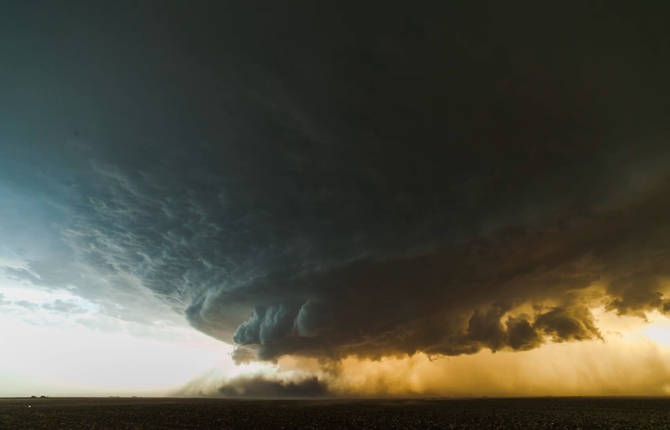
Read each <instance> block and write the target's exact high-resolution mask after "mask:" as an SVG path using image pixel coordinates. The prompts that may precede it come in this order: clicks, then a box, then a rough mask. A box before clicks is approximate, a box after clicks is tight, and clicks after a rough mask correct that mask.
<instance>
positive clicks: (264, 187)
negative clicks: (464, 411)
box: [0, 2, 670, 395]
mask: <svg viewBox="0 0 670 430" xmlns="http://www.w3.org/2000/svg"><path fill="white" fill-rule="evenodd" d="M56 9H57V8H56V7H55V6H54V5H52V4H46V5H44V8H32V7H29V6H24V5H21V4H17V5H15V6H13V9H12V10H11V11H9V12H8V13H7V14H4V16H3V17H2V18H0V47H2V49H3V52H6V53H7V54H6V58H7V60H6V63H7V64H11V67H9V66H8V67H3V68H2V69H0V82H1V83H0V86H1V87H0V89H1V91H2V94H4V95H3V100H5V101H4V102H3V106H2V107H0V113H1V114H0V120H1V121H2V130H3V131H2V135H1V136H0V147H1V149H2V150H3V154H4V155H3V157H2V159H1V160H0V167H1V168H0V179H1V180H2V187H0V196H1V197H2V198H3V199H4V200H5V201H6V202H7V204H5V205H3V206H2V208H0V217H1V218H0V219H1V220H2V223H0V229H1V231H0V232H1V233H2V234H3V237H4V238H5V243H4V245H3V248H2V251H3V252H10V251H11V252H12V255H13V256H16V257H17V258H20V259H21V260H22V261H25V262H26V265H25V267H19V268H17V267H5V268H4V269H3V271H4V272H5V273H6V274H7V275H8V276H12V277H14V278H16V279H19V280H22V281H25V282H31V283H33V284H35V285H41V286H44V287H45V288H65V287H67V288H69V289H71V290H72V291H73V292H75V293H76V294H79V295H81V296H83V297H86V298H89V299H90V300H92V301H94V302H95V303H98V304H99V305H100V306H101V309H102V311H103V312H108V313H110V314H115V315H117V314H123V315H125V317H126V318H131V319H137V320H141V319H143V318H144V319H146V318H149V316H148V315H150V314H152V313H153V312H156V311H155V309H154V308H152V307H151V305H149V304H147V303H149V302H148V301H147V300H148V299H146V300H145V299H143V297H146V296H151V297H154V296H155V297H158V298H159V299H160V300H161V301H162V302H164V303H165V305H166V308H169V309H171V310H172V311H173V312H174V313H175V315H180V316H183V317H185V318H187V320H188V321H189V322H190V324H191V325H192V326H193V327H195V328H197V329H199V330H201V331H203V332H205V333H207V334H209V335H211V336H213V337H216V338H218V339H221V340H223V341H226V342H234V343H235V344H237V345H238V346H240V348H241V349H240V350H239V352H237V357H238V359H239V360H240V361H245V360H249V359H250V358H251V357H255V358H258V359H264V360H273V359H276V358H277V357H279V356H281V355H284V354H297V355H307V356H313V357H318V358H321V359H328V358H330V359H336V358H341V357H345V356H348V355H356V356H359V357H371V358H376V357H381V356H384V355H397V354H413V353H416V352H424V353H426V354H428V355H431V354H444V355H458V354H471V353H475V352H477V351H480V350H481V349H490V350H493V351H498V350H505V349H511V350H529V349H533V348H536V347H538V346H539V345H541V344H543V343H546V342H575V341H582V340H587V339H600V338H602V335H601V333H600V330H599V328H598V325H597V321H595V320H594V318H593V315H592V313H591V310H590V309H591V308H592V307H595V306H604V307H606V308H607V309H608V310H610V311H611V312H615V313H618V314H622V315H623V314H627V315H638V316H640V317H644V315H645V313H646V312H649V311H652V310H658V311H660V312H666V313H667V312H670V300H669V298H668V293H670V291H668V279H669V278H670V269H668V268H670V264H669V263H670V245H669V244H670V203H669V202H670V200H668V199H667V196H668V193H669V192H670V182H668V181H669V180H670V146H669V145H668V138H670V133H669V131H668V127H667V95H668V94H670V82H669V81H668V80H667V78H666V77H667V76H668V75H670V61H668V60H667V58H664V57H663V55H664V52H667V49H668V48H669V47H670V46H669V45H670V34H669V33H668V32H667V30H666V25H665V22H664V20H663V19H662V17H663V15H664V14H660V13H656V14H650V13H641V12H638V11H631V10H628V8H619V7H618V6H617V5H615V4H612V5H608V8H607V10H605V9H602V8H600V7H598V6H596V5H593V6H592V7H587V6H580V7H579V8H578V9H579V10H576V9H575V8H572V7H568V6H565V7H560V8H558V7H557V9H556V10H555V11H553V12H552V13H551V14H549V15H548V14H546V13H540V12H541V11H540V10H539V8H538V7H537V6H532V5H525V6H523V7H521V6H520V5H517V6H516V7H515V6H510V5H503V4H502V3H501V4H498V3H496V2H492V3H491V4H489V5H488V6H487V7H486V8H480V7H475V6H465V5H452V6H447V5H440V6H428V5H427V4H426V5H422V6H407V5H404V7H403V8H399V9H394V7H393V6H390V5H384V6H383V7H375V6H364V5H358V6H356V7H351V8H349V7H347V6H344V5H341V4H335V3H333V4H323V3H321V2H320V3H319V4H318V5H317V4H316V3H314V4H312V3H308V2H305V3H304V4H300V5H298V4H293V5H291V6H287V5H285V4H267V5H264V6H263V7H259V8H256V7H251V6H246V5H243V4H237V3H233V2H230V3H227V2H211V3H210V2H196V4H193V5H191V4H189V5H186V4H183V3H181V2H174V3H171V2H155V3H154V2H141V3H139V4H136V3H134V2H128V3H126V2H120V3H119V4H118V5H117V6H114V7H112V6H105V7H104V8H103V7H101V8H96V7H93V6H89V5H88V4H87V3H81V4H79V5H77V6H76V7H73V8H72V10H68V11H65V10H60V9H58V10H56ZM103 9H104V10H103ZM110 17H111V18H110ZM31 26H40V28H41V31H39V32H26V31H25V30H24V29H25V28H31ZM64 30H67V31H64ZM26 243H27V244H28V245H23V244H26ZM64 305H67V304H66V303H61V304H59V305H58V307H59V308H64ZM54 309H55V308H54ZM55 310H56V309H55ZM305 384H307V385H305ZM305 384H304V383H301V384H297V385H296V384H294V385H291V384H289V385H286V384H277V383H274V382H266V381H262V380H251V381H247V380H245V381H238V382H235V383H233V384H232V385H229V386H226V387H225V388H223V389H222V390H223V391H222V394H225V395H238V394H240V392H241V391H240V390H242V391H244V393H243V394H245V395H246V394H249V393H252V395H255V394H254V393H261V392H268V391H269V392H272V393H274V394H276V395H283V394H286V395H300V393H302V392H303V389H304V390H306V391H308V392H315V391H318V390H319V389H320V388H319V387H321V385H319V382H318V381H311V382H310V381H307V383H305ZM248 390H251V391H248Z"/></svg>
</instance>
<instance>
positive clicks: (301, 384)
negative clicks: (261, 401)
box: [218, 376, 332, 398]
mask: <svg viewBox="0 0 670 430" xmlns="http://www.w3.org/2000/svg"><path fill="white" fill-rule="evenodd" d="M218 394H219V395H221V396H223V397H246V398H249V397H251V398H263V397H265V398H267V397H271V398H278V397H290V398H296V397H310V398H314V397H326V396H330V395H332V394H331V393H330V391H329V389H328V386H327V385H326V384H325V383H323V382H321V381H319V379H318V378H316V377H314V376H312V377H307V378H305V379H298V380H295V381H293V380H287V381H284V380H280V379H272V378H269V377H263V376H239V377H237V378H233V379H231V380H229V381H227V382H226V383H225V384H223V385H222V386H221V387H220V388H219V390H218Z"/></svg>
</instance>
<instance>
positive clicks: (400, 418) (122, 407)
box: [0, 398, 670, 430]
mask: <svg viewBox="0 0 670 430" xmlns="http://www.w3.org/2000/svg"><path fill="white" fill-rule="evenodd" d="M246 428H253V429H269V428H278V429H281V428H284V429H293V428H300V429H322V428H323V429H345V428H365V429H377V428H378V429H414V428H415V429H430V428H444V429H471V428H472V429H501V428H511V429H577V428H581V429H652V428H670V399H655V398H533V399H450V400H432V399H421V400H418V399H412V400H226V399H175V398H160V399H158V398H28V399H26V398H22V399H0V429H12V430H14V429H50V430H56V429H68V430H76V429H246Z"/></svg>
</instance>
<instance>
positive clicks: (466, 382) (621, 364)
mask: <svg viewBox="0 0 670 430" xmlns="http://www.w3.org/2000/svg"><path fill="white" fill-rule="evenodd" d="M593 312H594V315H596V318H597V320H598V324H599V326H600V327H601V329H602V333H603V340H591V341H583V342H565V343H548V344H545V345H543V346H542V347H540V348H538V349H534V350H531V351H524V352H518V351H516V352H515V351H499V352H496V353H492V352H490V351H488V350H484V351H481V352H479V353H477V354H473V355H460V356H455V357H447V356H437V357H429V356H428V355H426V354H424V353H418V354H415V355H413V356H405V357H383V358H382V359H380V360H369V359H359V358H356V357H353V356H352V357H348V358H345V359H343V360H341V361H339V362H337V363H335V364H328V365H324V364H323V363H321V364H319V362H318V361H316V360H313V359H302V358H296V357H290V356H289V357H283V358H281V359H280V360H279V362H278V365H279V368H280V369H282V371H288V370H294V369H301V370H303V371H305V370H311V371H312V372H314V373H315V374H318V375H319V376H320V377H321V378H322V379H324V380H326V381H327V382H328V384H329V386H330V389H331V390H332V391H333V392H335V393H337V394H340V395H345V396H347V395H348V396H375V397H377V396H448V397H460V396H544V395H552V396H574V395H578V396H581V395H644V396H664V395H670V319H668V318H666V317H664V316H662V315H660V314H658V313H653V314H649V315H648V321H647V322H645V321H644V320H642V319H640V318H636V317H621V316H616V315H615V314H613V313H612V312H605V311H603V310H602V309H594V310H593ZM665 336H667V337H665Z"/></svg>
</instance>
